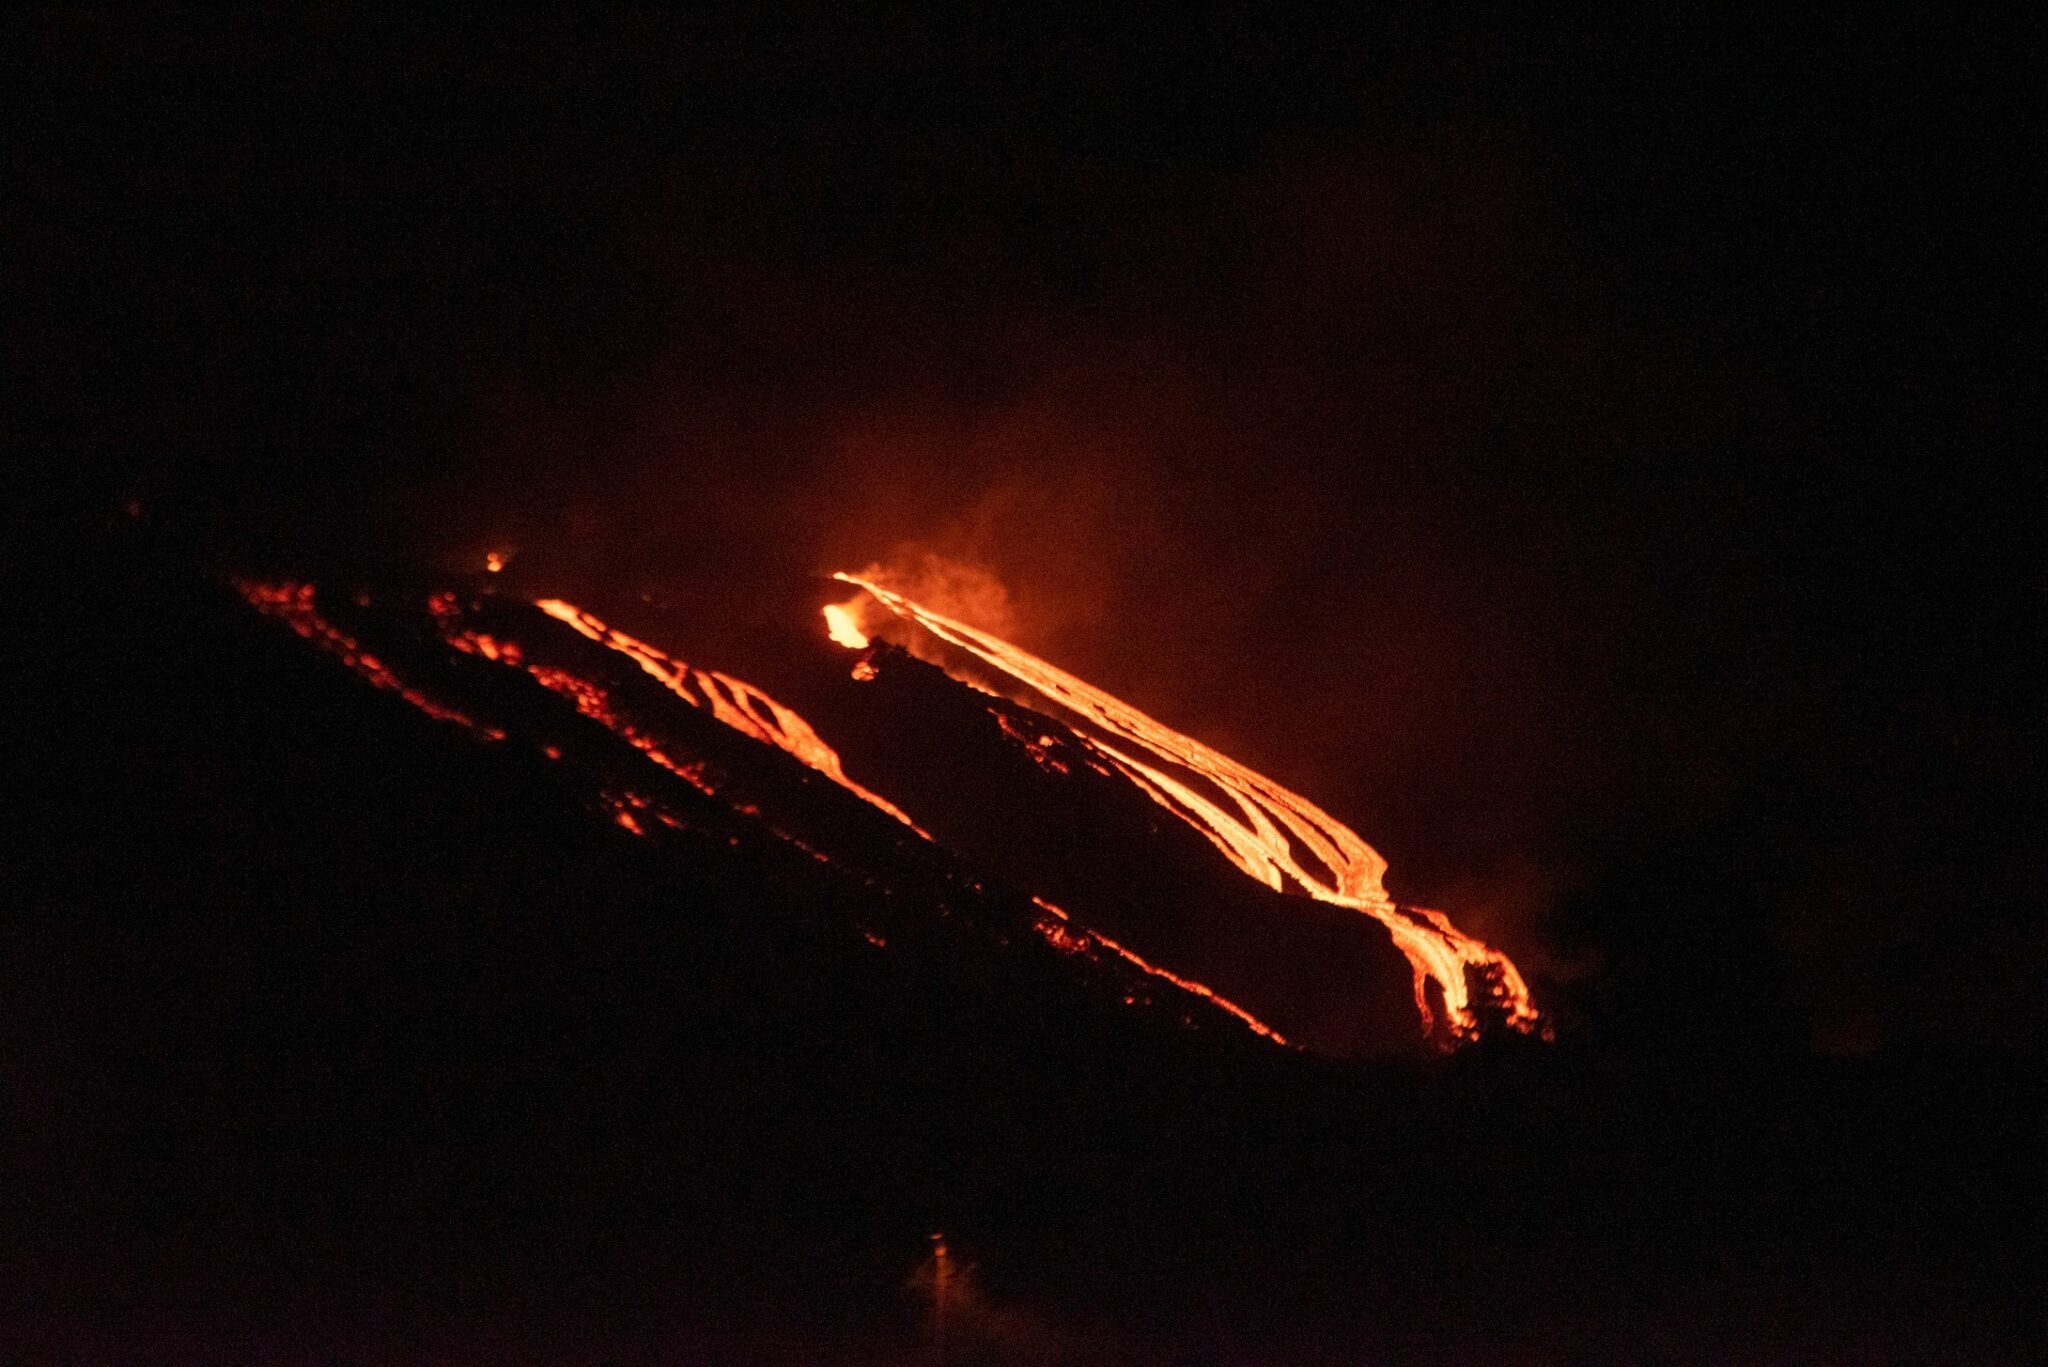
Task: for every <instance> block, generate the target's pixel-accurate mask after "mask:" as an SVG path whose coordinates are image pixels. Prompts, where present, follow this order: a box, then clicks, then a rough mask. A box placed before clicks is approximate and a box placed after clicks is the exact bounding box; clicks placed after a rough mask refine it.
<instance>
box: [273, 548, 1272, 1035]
mask: <svg viewBox="0 0 2048 1367" xmlns="http://www.w3.org/2000/svg"><path fill="white" fill-rule="evenodd" d="M235 587H236V588H237V590H238V591H239V592H240V593H241V594H242V596H243V597H244V598H246V599H247V600H248V602H249V603H250V604H251V605H252V606H254V607H255V608H256V609H257V610H258V611H260V612H262V613H264V614H265V615H267V616H271V617H276V618H279V619H281V620H283V621H284V622H285V623H287V624H288V625H289V626H290V627H291V629H292V630H293V631H294V632H295V633H296V634H298V635H299V636H301V637H303V638H305V639H306V640H308V641H310V642H312V643H313V644H314V645H316V646H318V647H320V648H321V649H322V650H324V651H326V652H328V653H330V654H332V655H334V656H336V657H337V658H338V659H340V661H341V662H342V663H343V664H344V665H345V666H347V667H348V668H349V669H350V670H351V671H353V672H354V673H355V674H357V675H358V676H359V677H361V678H363V679H364V680H366V681H367V682H369V683H370V684H372V685H374V686H375V687H377V688H379V689H383V690H386V691H388V692H392V693H395V694H397V695H398V696H399V697H401V698H403V699H404V700H405V701H406V702H408V703H410V704H412V705H413V706H414V707H417V708H418V709H420V710H421V711H422V712H424V713H426V714H427V715H428V716H431V717H434V718H436V719H438V720H441V721H446V722H451V723H454V724H456V725H458V726H460V727H462V728H463V729H465V730H467V731H468V732H470V733H471V734H473V735H475V736H477V737H478V738H480V739H483V740H486V741H493V742H499V741H503V740H504V739H505V737H506V733H505V732H504V731H503V730H501V729H500V728H498V727H495V726H490V725H486V724H484V723H482V722H479V721H477V720H476V719H475V718H473V717H471V716H470V715H469V714H467V713H465V712H462V711H459V710H457V709H455V708H452V707H449V706H447V705H445V704H444V703H442V702H439V701H437V700H435V699H434V698H432V697H429V696H428V695H427V694H426V693H424V692H422V691H420V690H419V689H418V688H415V687H413V686H411V685H409V684H407V683H406V682H405V681H403V680H402V679H400V678H399V677H398V676H397V675H396V674H395V673H393V672H392V670H391V668H390V667H389V666H388V665H387V664H386V663H385V662H384V661H383V660H382V659H380V658H379V657H377V656H376V655H374V654H372V653H370V652H369V651H368V650H366V649H365V648H364V647H363V646H362V645H361V644H360V643H359V642H358V640H357V639H356V638H355V637H354V636H351V635H349V634H348V633H347V632H345V631H343V630H342V629H340V628H339V627H337V626H335V625H334V624H333V623H332V622H330V621H329V620H328V619H327V618H326V617H325V616H324V615H323V614H322V613H321V612H320V611H319V610H318V608H317V606H316V600H317V595H316V592H315V590H314V588H313V586H312V585H310V584H301V583H286V584H263V583H258V582H255V581H252V580H238V581H237V582H236V585H235ZM359 606H368V602H367V600H359ZM535 606H536V607H537V608H538V609H539V610H540V611H541V612H543V613H545V614H546V615H547V616H549V617H551V618H553V619H554V620H556V621H558V622H560V623H562V624H564V625H565V626H567V627H569V628H570V629H572V630H573V631H575V632H576V633H577V634H578V635H580V636H582V637H584V638H585V639H587V640H589V641H592V642H595V643H597V644H598V645H601V646H603V647H605V648H606V649H608V650H611V651H613V652H616V653H617V654H619V655H622V656H624V657H625V658H626V659H628V660H630V661H632V662H633V663H634V664H635V665H636V666H637V667H638V668H639V669H640V670H641V671H642V672H643V673H645V674H647V675H648V676H649V677H651V678H653V679H654V680H655V681H657V682H658V683H660V684H661V685H662V687H663V688H664V689H665V690H667V692H668V693H670V694H672V695H673V696H674V697H676V698H678V699H680V700H681V701H682V702H684V703H686V704H687V705H689V706H690V707H692V708H694V709H698V710H700V711H705V712H708V713H710V715H711V716H712V717H713V718H714V719H715V720H716V721H718V722H720V723H721V724H723V725H725V726H727V727H730V728H731V729H733V730H735V731H738V732H739V733H740V734H742V735H744V736H746V737H748V738H749V739H751V740H753V741H756V742H759V743H761V744H763V745H770V746H773V747H775V748H776V749H779V750H781V751H783V752H784V753H786V754H788V755H791V756H793V757H794V758H796V759H797V760H799V761H801V762H802V763H803V764H805V765H807V766H808V767H810V768H811V769H812V770H814V771H816V772H818V773H820V774H823V775H824V776H825V777H827V778H829V779H830V780H832V782H833V783H835V784H837V785H839V786H840V787H841V788H843V789H845V790H846V791H847V792H848V793H851V794H852V795H854V796H855V797H858V798H859V799H861V801H863V802H865V803H867V804H869V805H871V806H873V807H875V808H876V809H878V810H880V811H882V812H885V813H887V814H888V815H889V816H891V817H893V818H894V819H895V820H897V821H900V822H902V823H903V824H904V825H905V826H907V827H909V828H910V830H911V831H913V832H915V833H916V834H917V835H918V836H920V837H922V838H923V839H925V840H927V841H929V840H931V838H932V837H931V836H930V834H929V833H928V832H926V831H924V830H923V829H922V828H920V827H919V826H917V825H916V823H914V822H913V821H912V820H911V819H910V817H909V816H908V815H906V814H905V813H904V812H903V811H902V810H901V809H899V808H898V807H896V806H895V805H894V804H893V803H891V802H889V801H888V800H887V799H886V798H883V797H882V796H880V795H879V794H877V793H875V792H873V791H871V790H869V789H868V788H866V787H864V786H862V785H861V784H859V783H857V782H855V781H854V780H853V779H852V778H850V777H849V776H848V775H847V773H846V771H845V768H844V766H843V765H842V763H841V761H840V758H839V755H838V753H837V752H836V751H835V750H834V749H833V748H832V747H831V746H829V745H827V744H826V743H825V741H824V740H823V739H822V738H821V737H820V736H819V735H818V733H817V732H816V731H815V730H814V729H813V728H812V727H811V725H810V723H809V722H807V721H805V720H804V719H803V718H802V717H801V716H799V715H797V713H796V712H794V711H792V710H791V709H790V708H788V707H786V706H784V705H783V704H781V703H779V702H777V701H776V700H775V699H773V698H771V697H769V696H768V695H767V694H765V693H763V692H761V691H760V690H759V689H757V688H755V687H754V686H753V685H751V684H748V683H746V682H744V681H742V680H739V679H735V678H733V677H731V676H730V675H726V674H722V673H718V672H716V671H712V670H703V669H697V668H694V667H692V666H690V665H687V664H685V663H684V662H682V661H681V660H678V659H675V658H674V657H672V656H670V655H667V654H665V653H664V652H662V651H661V650H659V649H657V648H655V647H654V646H651V645H648V644H647V643H645V642H643V641H639V640H636V639H635V638H633V637H631V636H629V635H627V634H626V633H624V632H622V631H619V630H617V629H616V628H614V627H611V626H608V625H606V624H605V623H604V622H602V621H600V620H599V619H598V618H596V617H595V616H593V615H591V614H590V613H587V612H584V611H583V610H581V609H580V608H577V607H574V606H572V605H571V604H568V603H565V602H562V601H560V600H559V599H544V600H541V601H540V602H538V603H536V604H535ZM427 608H428V612H429V614H430V616H431V618H432V620H433V621H434V623H435V625H436V627H437V630H438V635H439V638H440V640H441V641H442V642H443V643H445V644H446V645H447V646H449V647H450V648H452V649H454V650H456V651H459V652H461V653H462V654H464V655H469V656H473V657H476V658H480V659H483V660H488V661H490V662H492V663H494V664H498V665H502V666H504V667H506V668H508V669H513V670H517V671H519V672H521V673H523V674H525V675H526V676H528V677H529V678H531V679H532V680H533V681H534V682H536V683H537V684H539V685H540V686H541V687H543V688H545V689H547V690H548V691H549V692H550V693H553V694H555V695H557V696H558V697H561V698H563V699H565V700H566V701H567V702H568V703H569V704H570V705H571V706H573V707H574V709H575V710H576V712H577V713H578V714H580V715H581V716H584V717H587V718H589V719H590V720H592V721H595V722H597V723H598V724H600V725H602V726H603V727H605V728H606V729H607V730H609V731H610V732H612V733H613V734H614V735H616V736H617V737H619V739H621V740H622V741H624V742H625V743H626V744H627V745H629V746H631V747H632V748H633V749H634V750H635V751H638V752H639V753H640V754H641V755H642V756H644V757H645V758H646V759H647V760H648V761H649V762H650V763H652V764H654V765H656V766H657V767H659V768H661V769H663V770H666V771H667V772H668V773H669V774H671V775H674V776H675V777H677V778H680V779H681V780H683V781H684V782H685V783H686V784H688V785H689V787H691V788H692V789H694V790H695V791H696V792H698V793H700V794H702V795H704V796H705V797H714V798H718V799H719V800H720V801H723V802H726V803H728V804H729V805H730V806H731V808H732V810H733V811H735V812H737V813H738V814H740V815H742V816H746V817H750V818H753V819H755V820H759V821H761V822H762V824H763V825H764V826H766V827H767V829H768V830H769V831H770V833H771V834H773V835H775V836H776V837H777V838H778V839H780V840H782V841H784V842H786V843H788V844H791V845H793V846H795V847H797V848H798V849H801V850H802V851H803V852H804V853H806V854H808V855H809V856H810V857H811V858H813V859H815V860H817V861H820V862H824V863H830V862H832V861H831V860H830V858H829V857H828V856H827V855H826V854H825V853H824V852H822V851H820V850H818V849H816V848H814V847H812V846H811V845H809V844H807V843H806V842H805V841H803V840H801V839H798V838H797V837H795V836H794V835H792V834H790V833H788V832H786V831H784V830H781V829H779V828H778V827H777V826H776V825H775V823H773V822H771V821H769V820H768V819H767V818H765V817H764V816H763V814H762V812H761V810H760V808H759V807H757V806H755V805H753V804H752V803H746V802H736V801H734V800H733V799H732V798H730V797H726V796H724V795H721V794H719V793H718V791H717V789H716V788H715V787H714V785H713V784H712V782H711V781H710V780H709V779H708V778H707V775H706V770H705V765H704V764H703V763H701V762H699V761H696V760H685V759H680V758H677V757H676V756H674V755H672V754H671V753H670V752H669V751H668V749H666V748H665V747H664V744H663V743H662V742H660V741H658V740H657V739H656V738H655V737H653V736H651V735H649V734H648V733H647V732H645V731H643V730H641V729H640V728H639V727H638V726H635V725H634V724H632V723H631V722H629V721H627V720H626V719H625V717H623V716H622V715H620V711H619V709H618V708H617V707H616V706H615V705H614V700H613V697H612V692H611V689H610V688H608V687H607V686H606V685H605V684H604V683H602V682H600V681H599V680H598V679H595V678H592V677H587V676H586V675H585V674H584V673H582V672H579V671H575V670H571V669H567V668H563V667H561V666H559V665H553V664H542V663H540V662H539V661H538V660H536V659H534V658H532V655H533V654H534V653H535V652H533V651H532V650H530V649H529V648H528V647H526V646H522V645H521V644H520V643H519V642H518V641H515V640H511V639H509V638H507V637H505V636H504V635H502V634H490V633H486V632H482V631H477V630H473V629H471V628H470V627H469V626H468V625H467V624H466V620H465V619H466V617H467V613H466V610H465V609H464V607H463V606H462V605H461V603H460V602H459V601H458V599H457V597H456V595H454V594H452V593H442V594H436V595H434V596H433V597H431V598H430V599H429V600H428V602H427ZM827 622H828V624H829V625H830V626H831V627H832V628H833V637H834V639H835V640H838V641H840V642H841V643H842V644H853V643H855V642H858V644H859V645H861V646H865V645H866V644H867V637H866V635H865V634H864V633H863V632H861V631H860V628H859V625H858V619H857V617H856V616H855V614H854V612H853V611H852V607H851V606H847V607H842V608H841V610H840V611H838V612H837V613H836V614H835V613H833V612H832V611H831V610H828V613H827ZM862 666H863V667H866V669H867V673H866V675H865V677H869V678H872V677H873V669H872V667H871V666H867V664H866V662H865V661H863V662H862ZM855 677H856V678H859V677H863V675H862V673H861V669H860V667H857V668H856V671H855ZM1017 738H1018V739H1019V740H1020V742H1021V743H1025V744H1027V745H1028V746H1030V747H1031V748H1032V751H1033V754H1034V757H1036V758H1039V759H1040V762H1041V763H1043V764H1045V765H1047V766H1049V767H1056V768H1057V769H1059V770H1062V771H1063V770H1064V769H1065V762H1064V761H1062V760H1060V759H1057V758H1055V757H1053V756H1052V755H1051V754H1050V753H1049V749H1050V747H1051V746H1053V745H1054V744H1055V743H1056V742H1055V740H1054V738H1053V737H1052V736H1050V735H1044V734H1041V733H1035V732H1034V733H1032V734H1030V735H1025V734H1024V733H1022V732H1019V733H1017ZM538 749H539V751H540V753H541V754H543V755H545V756H546V757H547V758H548V759H549V760H552V761H560V760H561V759H562V757H563V751H562V749H561V747H560V746H558V745H556V744H554V743H552V742H545V741H544V742H541V743H540V744H539V746H538ZM1089 762H1090V763H1093V762H1094V761H1093V760H1090V761H1089ZM596 796H597V801H598V805H599V806H600V808H601V809H602V810H603V811H604V812H605V813H606V814H607V815H608V816H609V818H610V819H611V820H612V821H613V822H614V823H615V824H616V825H618V826H619V827H620V828H621V829H623V830H625V831H627V832H630V833H631V834H633V835H635V836H640V837H643V838H645V837H649V836H651V835H652V834H653V831H652V826H653V825H656V824H658V825H660V826H665V827H669V828H671V829H681V828H682V827H683V824H684V823H683V820H682V819H681V817H679V816H678V815H677V814H676V813H675V812H673V811H671V810H669V809H668V808H667V807H666V806H665V805H664V804H663V803H662V802H661V801H660V800H658V799H656V798H654V797H651V796H649V795H647V794H645V793H641V792H638V791H635V790H632V789H623V788H616V787H612V786H606V787H604V788H602V789H600V791H599V792H598V793H597V795H596ZM870 885H872V882H870ZM974 888H975V890H976V891H981V890H982V885H981V884H979V883H975V884H974ZM1030 901H1031V903H1033V904H1035V905H1036V907H1037V908H1038V910H1039V911H1040V912H1042V913H1044V914H1043V915H1041V916H1039V917H1038V918H1037V920H1036V922H1035V927H1036V929H1037V931H1038V932H1039V934H1040V935H1041V936H1042V937H1043V938H1044V939H1045V940H1046V941H1047V942H1048V943H1050V944H1051V945H1052V946H1053V947H1055V948H1057V949H1060V950H1063V951H1066V952H1069V953H1074V954H1083V955H1088V956H1090V957H1094V958H1099V957H1100V955H1099V953H1098V951H1100V952H1106V953H1107V954H1109V955H1112V956H1114V957H1115V959H1117V960H1119V961H1121V962H1122V963H1124V964H1126V965H1128V966H1129V967H1130V968H1132V969H1135V970H1137V971H1138V972H1140V973H1142V974H1144V975H1145V976H1146V977H1149V978H1151V979H1155V980H1157V981H1158V982H1161V983H1165V984H1170V985H1171V986H1172V987H1173V988H1175V989H1178V990H1179V991H1181V992H1185V993H1187V994H1189V995H1190V996H1193V997H1196V998H1200V999H1201V1000H1203V1001H1205V1002H1207V1003H1209V1004H1210V1005H1212V1006H1214V1007H1215V1008H1217V1009H1218V1010H1220V1011H1222V1012H1224V1013H1225V1014H1227V1015H1229V1016H1231V1017H1233V1018H1235V1019H1236V1020H1237V1021H1238V1022H1240V1023H1241V1024H1243V1025H1244V1026H1245V1027H1246V1028H1248V1029H1249V1030H1251V1031H1252V1032H1253V1033H1255V1034H1257V1035H1259V1036H1260V1037H1262V1038H1264V1039H1267V1040H1270V1041H1272V1042H1273V1043H1276V1044H1283V1045H1284V1044H1286V1043H1287V1041H1286V1040H1285V1039H1284V1038H1283V1037H1282V1036H1281V1035H1280V1034H1279V1032H1277V1031H1275V1030H1274V1029H1272V1028H1271V1027H1270V1026H1268V1025H1267V1024H1265V1023H1264V1022H1263V1021H1261V1020H1259V1019H1258V1018H1257V1017H1255V1016H1253V1015H1252V1014H1251V1013H1250V1012H1249V1011H1246V1010H1245V1009H1244V1008H1243V1007H1241V1006H1239V1005H1237V1004H1236V1003H1235V1002H1232V1001H1230V1000H1228V999H1227V998H1225V997H1223V996H1222V995H1220V994H1218V993H1216V992H1215V991H1213V990H1211V989H1210V988H1209V987H1207V986H1205V985H1204V984H1202V983H1199V982H1196V981H1194V980H1192V979H1189V978H1186V977H1183V976H1181V975H1178V974H1176V973H1173V972H1171V971H1169V970H1167V969H1165V968H1162V967H1159V966H1157V965H1155V964H1153V963H1151V962H1149V961H1148V960H1146V959H1145V958H1143V957H1142V956H1140V955H1139V954H1138V953H1136V952H1135V951H1133V950H1131V949H1129V948H1127V947H1126V946H1124V945H1122V944H1120V943H1118V942H1117V941H1115V940H1113V939H1111V938H1109V937H1108V936H1106V935H1103V934H1101V933H1099V932H1096V931H1094V930H1090V929H1086V928H1083V927H1081V926H1080V925H1078V924H1075V923H1073V922H1072V921H1071V920H1070V918H1069V917H1068V915H1067V913H1066V912H1065V911H1063V910H1061V909H1060V908H1059V907H1057V906H1055V905H1053V904H1052V903H1051V902H1048V901H1045V900H1044V899H1043V898H1039V897H1032V898H1031V899H1030ZM864 933H865V934H866V935H867V939H868V941H869V943H871V944H873V945H874V946H875V947H877V948H881V947H883V946H884V944H885V941H884V940H883V939H882V938H880V937H878V936H876V935H874V934H873V933H871V932H864ZM1140 991H1142V989H1139V988H1136V987H1129V988H1126V990H1125V996H1124V1000H1125V1001H1126V1002H1127V1003H1133V1004H1135V1003H1136V1002H1138V1001H1139V1000H1140V998H1139V996H1138V995H1137V994H1138V993H1139V992H1140Z"/></svg>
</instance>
